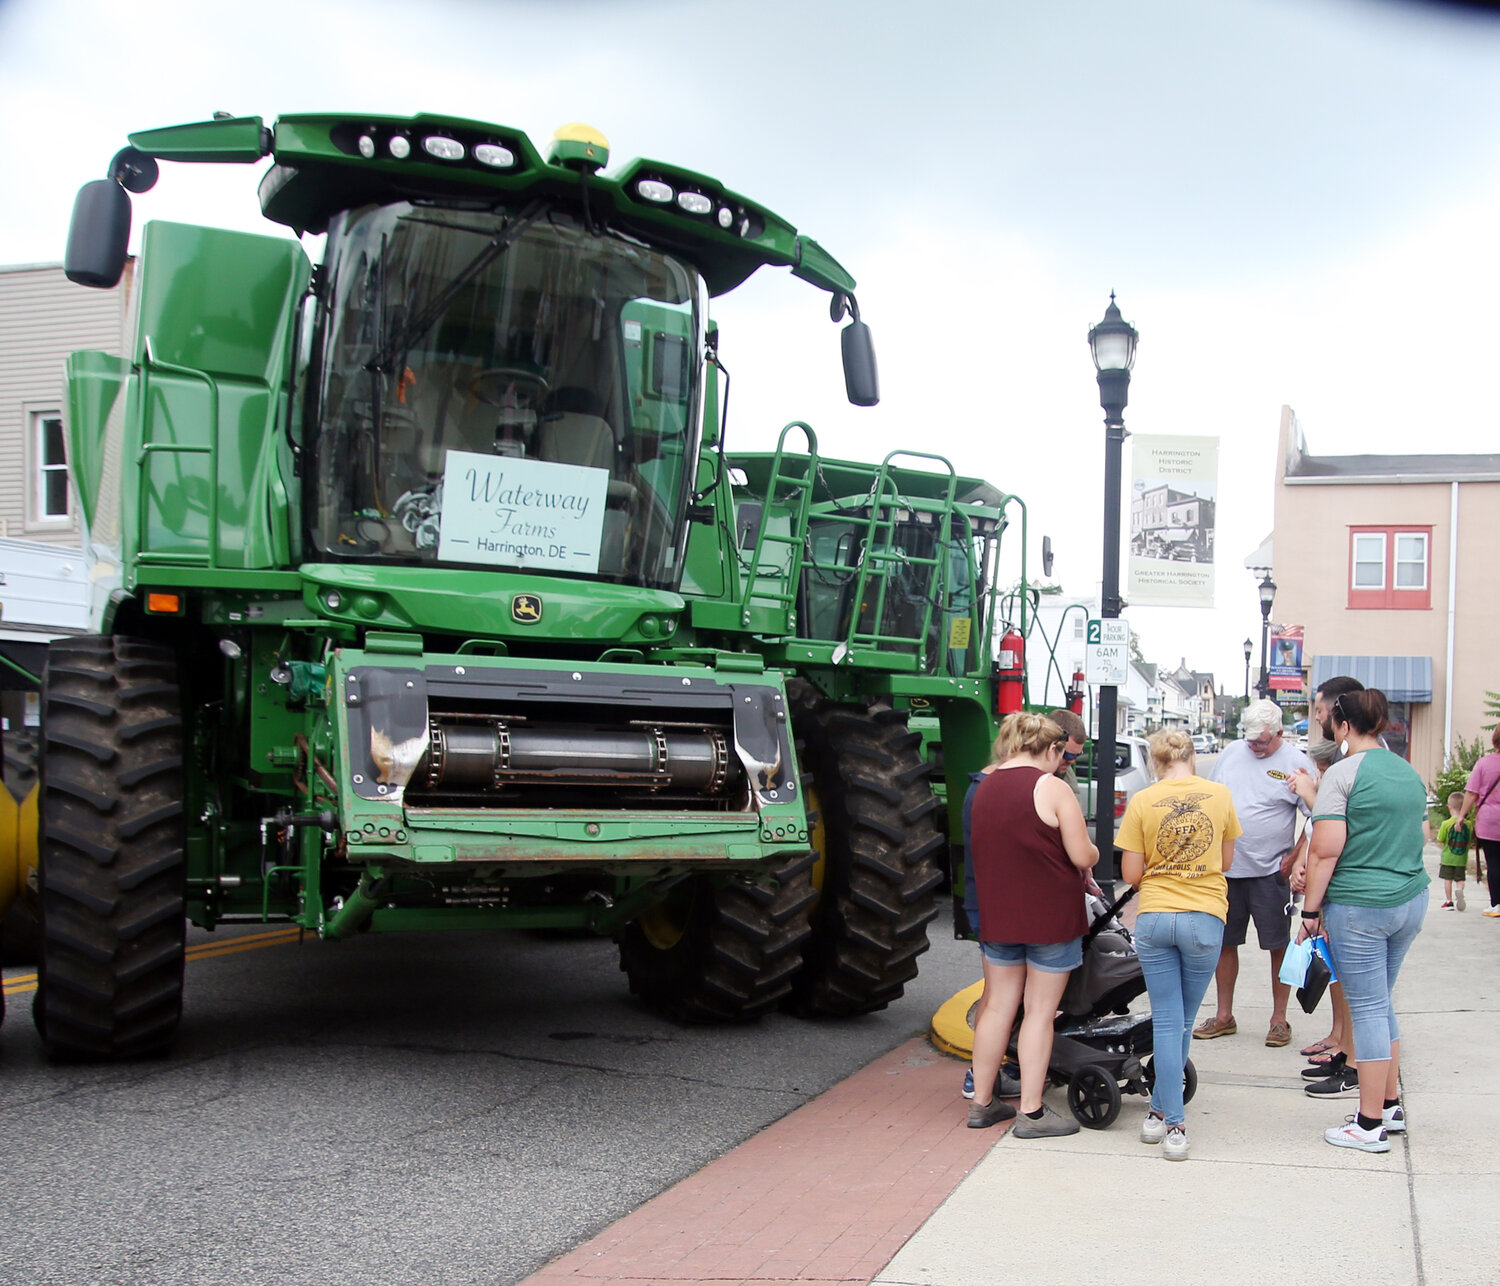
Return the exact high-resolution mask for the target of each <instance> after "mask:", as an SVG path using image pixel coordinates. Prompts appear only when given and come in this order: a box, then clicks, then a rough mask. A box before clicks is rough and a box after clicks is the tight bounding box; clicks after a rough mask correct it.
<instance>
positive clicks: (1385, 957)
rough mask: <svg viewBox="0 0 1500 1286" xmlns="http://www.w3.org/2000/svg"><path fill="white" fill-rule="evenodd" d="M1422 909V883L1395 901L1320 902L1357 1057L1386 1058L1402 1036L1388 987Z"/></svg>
mask: <svg viewBox="0 0 1500 1286" xmlns="http://www.w3.org/2000/svg"><path fill="white" fill-rule="evenodd" d="M1426 914H1427V890H1426V889H1423V890H1422V891H1421V892H1420V893H1418V894H1417V896H1416V897H1414V898H1412V900H1411V901H1410V902H1403V903H1402V904H1401V905H1400V906H1347V905H1344V904H1343V903H1339V902H1325V903H1324V904H1323V927H1324V928H1325V929H1327V930H1328V950H1329V952H1330V953H1331V954H1332V956H1333V967H1334V968H1335V969H1336V970H1337V971H1338V975H1339V981H1340V982H1341V983H1343V985H1344V998H1345V999H1346V1000H1348V1002H1349V1016H1350V1018H1352V1019H1353V1020H1354V1057H1355V1058H1357V1059H1358V1060H1359V1061H1360V1062H1361V1063H1371V1062H1375V1063H1378V1062H1380V1061H1382V1060H1383V1059H1387V1058H1389V1057H1390V1056H1391V1042H1392V1041H1393V1040H1399V1039H1400V1038H1401V1029H1400V1027H1399V1026H1397V1024H1396V1007H1395V1005H1393V1004H1392V1003H1391V992H1392V990H1393V989H1394V988H1395V986H1396V975H1397V974H1398V973H1399V972H1400V971H1401V962H1402V961H1403V960H1405V959H1406V953H1407V951H1408V949H1410V947H1411V944H1412V943H1413V942H1415V941H1416V937H1417V934H1419V933H1421V932H1422V920H1423V917H1424V916H1426Z"/></svg>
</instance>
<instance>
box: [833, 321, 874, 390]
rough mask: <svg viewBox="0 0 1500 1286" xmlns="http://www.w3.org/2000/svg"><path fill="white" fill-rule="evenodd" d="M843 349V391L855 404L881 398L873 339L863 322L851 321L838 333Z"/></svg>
mask: <svg viewBox="0 0 1500 1286" xmlns="http://www.w3.org/2000/svg"><path fill="white" fill-rule="evenodd" d="M839 342H840V344H841V345H842V347H843V350H844V390H845V392H847V393H848V394H849V400H850V401H851V402H853V403H854V405H855V406H875V405H876V404H877V403H878V402H879V401H880V373H879V372H878V371H877V370H876V369H875V341H874V340H873V339H872V338H871V337H870V328H869V327H868V326H866V325H865V324H864V322H862V321H852V322H850V323H849V324H848V325H847V326H845V327H844V329H843V330H842V331H840V332H839Z"/></svg>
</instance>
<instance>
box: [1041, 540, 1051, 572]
mask: <svg viewBox="0 0 1500 1286" xmlns="http://www.w3.org/2000/svg"><path fill="white" fill-rule="evenodd" d="M1042 575H1043V576H1048V577H1050V576H1051V575H1052V537H1051V536H1043V537H1042Z"/></svg>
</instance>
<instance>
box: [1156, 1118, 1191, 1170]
mask: <svg viewBox="0 0 1500 1286" xmlns="http://www.w3.org/2000/svg"><path fill="white" fill-rule="evenodd" d="M1161 1154H1162V1156H1164V1157H1166V1159H1167V1160H1168V1161H1186V1160H1187V1159H1188V1140H1187V1131H1186V1130H1185V1129H1183V1128H1182V1126H1180V1125H1173V1126H1169V1127H1168V1128H1167V1138H1166V1141H1165V1142H1164V1143H1163V1144H1162V1145H1161Z"/></svg>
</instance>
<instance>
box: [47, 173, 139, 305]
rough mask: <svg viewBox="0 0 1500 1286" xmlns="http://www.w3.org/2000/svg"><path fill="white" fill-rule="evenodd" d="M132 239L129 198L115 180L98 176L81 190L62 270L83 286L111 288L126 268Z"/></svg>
mask: <svg viewBox="0 0 1500 1286" xmlns="http://www.w3.org/2000/svg"><path fill="white" fill-rule="evenodd" d="M129 241H130V197H129V196H128V195H127V194H126V191H125V189H124V188H123V187H121V186H120V184H119V183H118V182H117V181H116V180H114V179H95V180H94V181H93V182H92V183H85V184H84V185H83V186H82V187H81V188H79V189H78V198H77V200H75V201H74V202H73V221H72V223H71V224H70V225H69V227H68V248H67V250H66V251H65V252H64V254H63V272H64V273H65V274H66V275H67V278H68V280H69V281H71V282H74V283H76V284H77V285H80V286H93V287H95V288H96V289H99V290H108V289H110V288H111V287H113V286H116V285H118V284H119V282H120V274H121V273H123V272H124V271H125V254H126V247H127V245H128V243H129Z"/></svg>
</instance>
